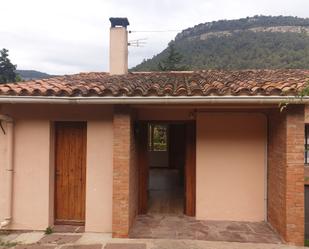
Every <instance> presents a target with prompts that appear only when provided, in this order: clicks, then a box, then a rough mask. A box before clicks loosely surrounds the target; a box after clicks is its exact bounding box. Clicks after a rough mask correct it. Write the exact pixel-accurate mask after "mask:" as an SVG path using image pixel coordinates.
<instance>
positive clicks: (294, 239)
mask: <svg viewBox="0 0 309 249" xmlns="http://www.w3.org/2000/svg"><path fill="white" fill-rule="evenodd" d="M304 129H305V124H304V106H302V105H288V107H287V109H286V110H284V111H283V112H280V111H279V110H273V111H271V112H270V114H269V131H268V137H269V139H268V205H267V206H268V207H267V214H268V222H269V223H270V224H271V225H272V226H273V228H274V229H276V230H277V232H278V233H279V234H280V235H281V237H282V238H283V239H284V240H285V241H286V242H288V243H290V244H295V245H303V244H304V136H305V134H304Z"/></svg>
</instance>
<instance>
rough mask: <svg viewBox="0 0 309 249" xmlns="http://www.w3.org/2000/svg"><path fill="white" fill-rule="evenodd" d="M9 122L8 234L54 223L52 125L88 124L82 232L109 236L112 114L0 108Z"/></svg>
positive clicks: (0, 153)
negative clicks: (10, 180)
mask: <svg viewBox="0 0 309 249" xmlns="http://www.w3.org/2000/svg"><path fill="white" fill-rule="evenodd" d="M0 113H1V114H7V115H10V116H12V117H13V118H14V119H15V142H14V145H15V156H14V160H15V161H14V166H15V174H14V199H13V220H14V222H13V224H12V226H11V227H10V228H12V229H31V230H33V229H35V230H43V229H45V228H46V227H48V226H49V225H53V221H54V217H53V212H54V132H53V121H60V120H61V121H63V120H67V121H79V120H83V121H88V122H87V123H88V129H87V146H88V149H87V165H86V167H87V173H86V174H87V175H86V177H87V179H86V181H87V182H86V207H87V211H86V219H87V220H86V231H93V232H111V226H112V224H111V216H112V212H111V205H112V203H111V196H112V184H111V183H112V168H113V164H112V144H113V129H112V118H113V108H112V107H111V106H103V107H102V106H98V105H97V106H79V105H78V106H77V105H75V106H69V105H64V106H61V105H54V106H52V105H40V106H39V105H38V106H36V105H29V106H25V105H24V106H22V105H4V106H1V109H0ZM5 157H6V139H5V136H4V135H3V133H2V132H0V220H2V219H3V218H4V217H3V213H4V208H5V204H4V200H5V194H6V191H5V189H4V188H3V186H4V180H5Z"/></svg>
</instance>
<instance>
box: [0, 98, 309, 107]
mask: <svg viewBox="0 0 309 249" xmlns="http://www.w3.org/2000/svg"><path fill="white" fill-rule="evenodd" d="M280 103H291V104H307V103H309V96H308V97H307V96H306V97H296V96H177V97H172V96H149V97H127V96H121V97H59V96H0V104H113V105H117V104H161V105H162V104H280Z"/></svg>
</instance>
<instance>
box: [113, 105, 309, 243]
mask: <svg viewBox="0 0 309 249" xmlns="http://www.w3.org/2000/svg"><path fill="white" fill-rule="evenodd" d="M124 120H126V121H125V122H124ZM120 121H121V122H120ZM118 122H120V123H121V125H122V129H121V132H120V130H118V129H117V123H118ZM120 123H119V124H120ZM140 124H147V126H145V127H148V128H149V125H150V124H160V125H162V124H163V125H167V126H169V125H170V127H173V126H172V125H175V124H179V125H184V126H186V124H191V125H192V124H193V126H191V127H193V130H191V135H192V134H194V135H193V136H190V135H189V136H188V133H187V132H186V130H185V129H184V130H183V135H184V139H183V141H181V138H180V135H176V137H177V140H176V144H178V145H181V144H182V145H183V147H181V146H179V147H181V148H178V151H177V149H176V150H175V148H173V149H172V151H173V152H172V153H171V152H170V150H169V153H168V155H169V157H170V158H168V159H166V162H167V165H166V168H164V167H163V168H164V169H162V168H161V167H160V166H159V167H158V165H157V166H156V167H153V165H151V164H152V163H151V160H150V159H151V152H150V151H149V130H147V129H145V130H144V131H143V130H141V128H140V127H141V126H140ZM124 127H126V129H127V130H124ZM187 127H189V126H187ZM170 129H171V128H170ZM187 129H188V128H187ZM118 131H119V133H118ZM174 131H175V127H174ZM128 132H129V134H130V135H129V136H128ZM169 132H170V131H169ZM117 134H119V136H117ZM179 134H181V132H180V133H179ZM114 136H115V139H116V141H117V139H120V140H121V142H119V144H120V143H123V142H124V140H125V142H126V143H127V144H128V147H127V153H128V158H126V159H124V158H122V160H125V161H122V163H121V164H125V163H126V162H127V163H129V171H128V175H126V174H121V177H123V178H122V181H124V180H127V181H128V182H127V184H128V185H127V186H128V192H127V193H128V196H129V198H128V200H127V202H119V201H118V200H120V199H121V197H122V196H123V195H122V193H121V191H120V189H117V188H116V189H114V194H113V198H114V209H113V211H114V214H116V213H117V215H118V216H116V215H114V216H113V225H114V226H113V235H114V236H115V237H127V236H129V237H131V238H142V237H145V238H160V237H161V238H164V237H165V236H172V237H173V238H179V239H181V238H186V237H189V238H192V239H198V238H200V239H202V240H226V241H244V242H245V241H247V242H254V241H257V240H259V241H260V242H265V243H280V241H281V239H282V240H283V241H286V242H290V243H295V244H299V245H301V244H303V241H304V203H303V202H304V172H303V170H304V169H303V167H304V161H303V160H304V139H303V138H304V106H303V105H289V106H288V107H287V109H285V110H284V111H283V112H281V111H280V110H279V108H278V106H277V105H276V106H275V105H273V106H265V105H264V106H260V105H256V106H246V107H244V106H212V107H211V108H210V107H207V106H181V107H179V106H178V107H172V106H169V107H168V108H166V107H158V106H147V107H142V106H122V107H117V108H116V109H115V114H114ZM140 137H143V138H144V139H143V140H140ZM169 137H170V135H169ZM147 138H148V139H147ZM188 139H189V142H188ZM116 144H117V143H116ZM171 144H174V145H175V141H174V143H172V142H171V141H169V145H171ZM172 147H173V146H172ZM115 149H117V154H121V153H123V151H121V152H120V151H118V149H123V148H115V147H114V155H116V153H115ZM181 151H182V152H181ZM175 154H177V155H178V156H177V157H174V158H173V155H175ZM182 156H184V158H182V159H181V157H182ZM171 157H172V158H171ZM175 158H178V159H179V158H180V159H181V160H180V161H178V164H182V167H183V168H182V167H180V168H178V169H177V167H176V169H175V166H172V165H171V162H175ZM115 160H116V161H115ZM118 160H119V158H115V156H114V183H115V180H116V181H119V180H120V179H119V178H118V177H119V175H117V176H116V179H115V167H116V172H118V171H117V165H120V164H118V163H117V161H118ZM161 163H162V162H161ZM163 164H164V163H163ZM163 164H162V165H163ZM162 165H161V166H162ZM178 166H179V165H178ZM169 167H171V168H169ZM175 170H176V172H177V174H174V175H178V177H179V174H180V175H181V174H182V173H183V175H182V177H181V178H180V180H179V179H178V180H177V181H174V183H173V180H169V181H168V183H166V182H165V183H164V181H163V182H162V181H160V180H159V181H157V180H154V179H155V178H153V177H157V179H158V176H159V175H160V173H158V172H160V171H161V172H164V171H165V172H169V174H170V175H173V173H172V172H175ZM123 173H126V172H123ZM159 178H160V177H159ZM172 178H173V177H171V176H170V179H172ZM162 179H163V180H164V179H165V180H166V179H167V178H166V177H164V176H163V175H161V180H162ZM174 179H175V178H174ZM181 181H183V184H182V185H181ZM175 182H176V185H177V184H178V187H177V186H176V185H175ZM177 182H178V183H177ZM179 183H180V184H179ZM162 184H163V185H162ZM169 184H171V185H172V186H169ZM114 186H115V185H114ZM162 186H164V188H163V189H160V187H162ZM170 187H171V188H170ZM175 187H177V189H176V188H175ZM181 187H182V188H183V189H182V188H181ZM122 190H123V189H122ZM154 190H155V191H154ZM159 192H161V194H160V193H159ZM291 195H293V198H289V196H291ZM169 198H170V199H169ZM122 204H125V205H122ZM119 205H120V206H119ZM121 207H122V208H123V209H122V211H120V210H119V208H121ZM189 209H190V212H188V210H189ZM124 211H126V212H124ZM121 212H124V213H123V214H125V215H127V216H126V217H127V219H125V218H124V217H123V216H122V215H120V216H119V213H121ZM176 227H177V229H176ZM178 227H179V229H178ZM181 227H183V229H184V230H182V228H181ZM233 229H235V230H233ZM203 233H204V234H203Z"/></svg>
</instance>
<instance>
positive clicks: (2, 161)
mask: <svg viewBox="0 0 309 249" xmlns="http://www.w3.org/2000/svg"><path fill="white" fill-rule="evenodd" d="M2 126H3V128H4V130H6V123H4V122H3V123H2ZM6 145H7V137H6V135H4V133H3V132H2V130H1V128H0V220H1V221H2V220H3V219H4V218H5V217H4V216H5V211H6V209H5V207H6V206H5V200H7V191H6V184H5V181H6V171H5V168H6V160H7V154H6V150H7V148H6Z"/></svg>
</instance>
